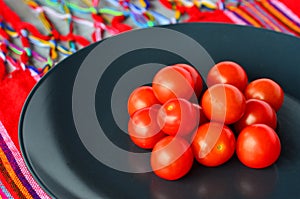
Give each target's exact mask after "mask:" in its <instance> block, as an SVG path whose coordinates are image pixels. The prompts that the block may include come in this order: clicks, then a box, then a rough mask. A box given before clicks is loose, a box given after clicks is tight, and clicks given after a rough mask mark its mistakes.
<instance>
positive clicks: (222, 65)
mask: <svg viewBox="0 0 300 199" xmlns="http://www.w3.org/2000/svg"><path fill="white" fill-rule="evenodd" d="M206 83H207V85H208V87H211V86H213V85H215V84H230V85H233V86H235V87H237V88H238V89H239V90H240V91H241V92H243V91H244V90H245V88H246V86H247V84H248V76H247V73H246V72H245V70H244V69H243V67H242V66H241V65H239V64H238V63H236V62H233V61H222V62H219V63H217V64H216V65H214V66H213V67H212V68H211V69H210V70H209V72H208V74H207V78H206Z"/></svg>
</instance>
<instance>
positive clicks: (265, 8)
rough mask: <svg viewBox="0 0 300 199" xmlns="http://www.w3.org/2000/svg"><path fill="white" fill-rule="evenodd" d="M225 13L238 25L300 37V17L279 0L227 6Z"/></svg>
mask: <svg viewBox="0 0 300 199" xmlns="http://www.w3.org/2000/svg"><path fill="white" fill-rule="evenodd" d="M297 6H298V7H299V6H300V5H297ZM296 8H297V7H296ZM224 13H225V14H226V16H228V17H229V18H230V19H231V20H232V21H233V22H234V23H236V24H240V25H250V26H254V27H263V28H267V29H270V30H274V31H277V32H283V33H286V34H291V35H295V36H299V35H300V18H299V16H298V15H296V14H295V13H294V12H293V11H292V10H291V9H290V8H289V7H288V6H287V5H285V4H284V3H282V2H281V1H278V0H260V1H243V2H242V3H240V5H239V6H233V5H228V6H226V10H224Z"/></svg>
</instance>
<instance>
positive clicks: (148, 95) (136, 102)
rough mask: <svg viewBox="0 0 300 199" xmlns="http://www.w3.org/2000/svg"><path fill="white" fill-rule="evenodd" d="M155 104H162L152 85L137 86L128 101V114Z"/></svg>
mask: <svg viewBox="0 0 300 199" xmlns="http://www.w3.org/2000/svg"><path fill="white" fill-rule="evenodd" d="M155 104H160V102H159V101H158V99H157V98H156V97H155V95H154V93H153V89H152V87H151V86H141V87H138V88H136V89H135V90H134V91H132V93H131V94H130V96H129V98H128V101H127V109H128V114H129V115H130V116H131V115H132V114H133V113H134V112H136V111H137V110H139V109H142V108H146V107H151V106H153V105H155Z"/></svg>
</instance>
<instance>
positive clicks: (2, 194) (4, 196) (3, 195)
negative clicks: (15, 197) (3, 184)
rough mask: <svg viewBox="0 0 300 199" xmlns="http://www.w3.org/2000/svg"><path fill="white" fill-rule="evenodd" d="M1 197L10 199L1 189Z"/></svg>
mask: <svg viewBox="0 0 300 199" xmlns="http://www.w3.org/2000/svg"><path fill="white" fill-rule="evenodd" d="M0 197H1V199H8V197H7V196H6V194H4V193H3V191H2V189H0Z"/></svg>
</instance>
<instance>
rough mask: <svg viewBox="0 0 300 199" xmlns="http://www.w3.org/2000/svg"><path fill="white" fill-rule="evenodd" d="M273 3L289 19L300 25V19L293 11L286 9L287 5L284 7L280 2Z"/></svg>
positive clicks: (274, 1)
mask: <svg viewBox="0 0 300 199" xmlns="http://www.w3.org/2000/svg"><path fill="white" fill-rule="evenodd" d="M271 3H272V4H274V5H276V7H277V8H279V9H280V11H281V12H283V13H285V14H286V15H287V16H288V17H289V18H291V19H292V20H294V21H295V22H296V23H298V24H300V18H299V17H298V16H297V15H295V13H294V12H293V11H291V9H289V8H288V7H286V5H284V4H283V3H282V2H280V1H278V0H271Z"/></svg>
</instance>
